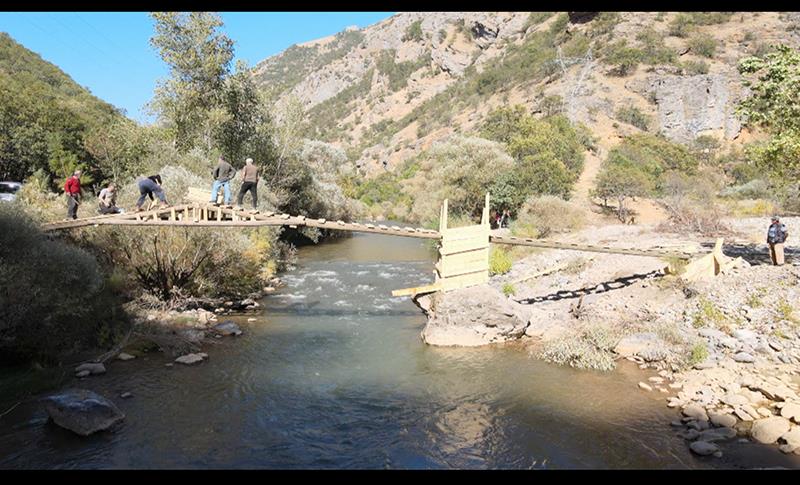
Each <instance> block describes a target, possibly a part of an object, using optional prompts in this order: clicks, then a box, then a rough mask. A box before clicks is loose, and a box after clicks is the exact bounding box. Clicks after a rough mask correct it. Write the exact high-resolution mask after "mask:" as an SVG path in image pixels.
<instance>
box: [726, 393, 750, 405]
mask: <svg viewBox="0 0 800 485" xmlns="http://www.w3.org/2000/svg"><path fill="white" fill-rule="evenodd" d="M721 401H722V402H724V403H725V404H728V405H730V406H741V405H743V404H749V403H750V400H749V399H747V398H746V397H744V396H742V395H740V394H734V393H732V392H729V393H727V394H725V395H724V396H722V399H721Z"/></svg>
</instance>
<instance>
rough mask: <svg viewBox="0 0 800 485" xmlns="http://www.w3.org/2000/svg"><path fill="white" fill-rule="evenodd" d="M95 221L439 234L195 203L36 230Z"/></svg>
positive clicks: (547, 244)
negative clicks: (298, 227) (303, 227)
mask: <svg viewBox="0 0 800 485" xmlns="http://www.w3.org/2000/svg"><path fill="white" fill-rule="evenodd" d="M215 216H216V217H215ZM99 225H117V226H179V227H214V226H216V227H259V226H288V225H291V226H308V227H316V228H319V229H330V230H336V231H351V232H364V233H373V234H386V235H393V236H400V237H412V238H421V239H441V238H442V236H441V234H440V233H439V232H438V231H434V230H431V229H423V228H419V227H416V228H415V227H408V226H406V227H390V226H387V225H385V224H378V225H375V224H369V223H365V224H360V223H357V222H345V221H328V220H325V219H309V218H307V217H306V216H292V215H290V214H279V213H274V212H263V213H260V212H251V211H246V210H237V209H231V208H227V207H216V206H211V205H207V204H198V203H193V204H181V205H176V206H172V207H167V208H164V209H153V210H149V211H143V212H127V213H125V214H108V215H101V216H93V217H86V218H83V219H77V220H73V221H62V222H53V223H49V224H44V225H43V226H42V229H43V230H44V231H56V230H62V229H74V228H78V227H86V226H99ZM457 229H459V228H454V229H448V231H453V234H452V235H451V234H448V235H447V237H448V239H450V238H452V240H451V243H455V244H456V245H459V243H461V244H463V245H464V247H463V248H461V247H459V248H454V249H459V250H464V249H471V248H472V247H473V246H474V245H475V234H473V232H474V231H475V230H474V229H472V228H466V229H463V230H462V231H458V230H457ZM461 232H463V234H461ZM461 240H463V242H461ZM489 242H491V243H494V244H509V245H521V246H532V247H539V248H547V249H566V250H573V251H587V252H599V253H611V254H625V255H629V256H650V257H675V258H679V259H691V258H692V257H693V256H696V255H698V254H700V253H688V252H682V251H669V250H663V249H638V248H614V247H608V246H594V245H589V244H578V243H565V242H556V241H542V240H537V239H527V238H518V237H514V236H489ZM448 252H449V251H448ZM456 252H460V251H456ZM702 254H704V253H702Z"/></svg>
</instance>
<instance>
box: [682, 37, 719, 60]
mask: <svg viewBox="0 0 800 485" xmlns="http://www.w3.org/2000/svg"><path fill="white" fill-rule="evenodd" d="M689 48H690V49H692V52H694V53H696V54H697V55H700V56H703V57H708V58H712V57H714V52H715V51H716V50H717V39H715V38H714V36H712V35H709V34H698V35H695V36H693V37H692V38H691V39H689Z"/></svg>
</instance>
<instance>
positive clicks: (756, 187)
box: [719, 179, 771, 199]
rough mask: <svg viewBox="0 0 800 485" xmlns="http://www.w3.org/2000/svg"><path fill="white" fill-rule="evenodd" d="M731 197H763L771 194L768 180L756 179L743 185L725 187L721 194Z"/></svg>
mask: <svg viewBox="0 0 800 485" xmlns="http://www.w3.org/2000/svg"><path fill="white" fill-rule="evenodd" d="M719 195H720V196H722V197H729V198H731V199H762V198H767V197H769V196H770V195H771V193H770V190H769V184H768V183H767V181H766V180H763V179H755V180H751V181H749V182H747V183H744V184H741V185H734V186H731V187H725V188H724V189H723V190H722V191H721V192H720V194H719Z"/></svg>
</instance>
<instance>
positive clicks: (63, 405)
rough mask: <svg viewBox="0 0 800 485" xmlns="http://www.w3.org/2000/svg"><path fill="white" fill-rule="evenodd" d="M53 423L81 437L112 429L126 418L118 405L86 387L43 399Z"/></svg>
mask: <svg viewBox="0 0 800 485" xmlns="http://www.w3.org/2000/svg"><path fill="white" fill-rule="evenodd" d="M44 405H45V409H46V410H47V414H48V415H50V418H51V419H52V420H53V422H54V423H55V424H57V425H59V426H61V427H62V428H66V429H68V430H70V431H72V432H74V433H77V434H79V435H81V436H88V435H90V434H92V433H96V432H98V431H102V430H105V429H108V428H110V427H111V426H113V425H114V424H116V423H118V422H120V421H122V420H123V419H125V415H124V414H123V413H122V411H120V410H119V408H117V406H116V405H115V404H114V403H113V402H111V401H109V400H108V399H106V398H105V397H103V396H101V395H99V394H97V393H95V392H92V391H89V390H87V389H68V390H66V391H63V392H60V393H58V394H54V395H51V396H48V397H46V398H45V399H44Z"/></svg>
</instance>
